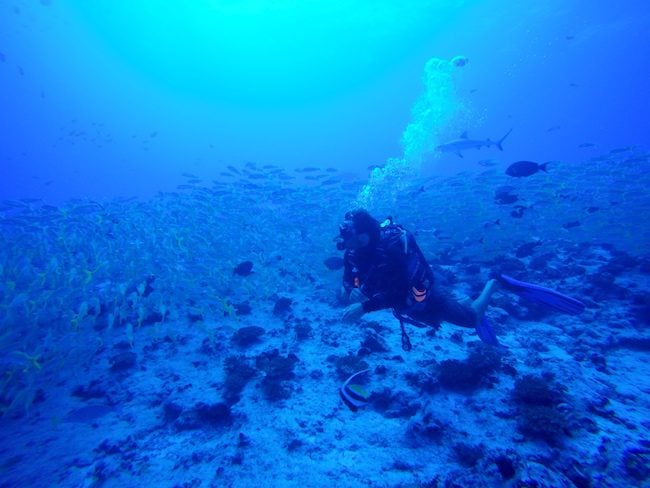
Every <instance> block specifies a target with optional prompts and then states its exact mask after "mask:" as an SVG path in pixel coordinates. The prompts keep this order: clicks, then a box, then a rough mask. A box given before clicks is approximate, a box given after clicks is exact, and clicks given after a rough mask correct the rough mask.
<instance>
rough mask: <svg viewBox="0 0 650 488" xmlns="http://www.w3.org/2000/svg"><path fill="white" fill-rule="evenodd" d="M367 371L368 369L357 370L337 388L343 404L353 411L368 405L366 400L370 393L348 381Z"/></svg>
mask: <svg viewBox="0 0 650 488" xmlns="http://www.w3.org/2000/svg"><path fill="white" fill-rule="evenodd" d="M368 371H370V370H369V369H364V370H361V371H358V372H357V373H354V374H353V375H352V376H350V377H349V378H348V379H347V380H345V383H343V386H341V388H340V390H339V394H340V395H341V399H342V400H343V403H345V405H346V406H347V407H348V408H349V409H350V410H352V411H353V412H356V411H357V410H359V409H360V408H362V407H365V406H366V405H368V400H369V398H370V395H369V393H368V392H367V391H365V390H364V389H363V388H362V387H361V386H360V385H357V384H350V383H351V382H352V380H353V379H354V378H356V377H357V376H360V375H362V374H364V373H367V372H368Z"/></svg>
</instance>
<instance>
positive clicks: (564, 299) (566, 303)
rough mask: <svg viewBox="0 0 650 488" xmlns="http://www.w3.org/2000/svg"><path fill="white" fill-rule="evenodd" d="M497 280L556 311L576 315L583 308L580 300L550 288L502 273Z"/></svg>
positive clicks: (513, 290)
mask: <svg viewBox="0 0 650 488" xmlns="http://www.w3.org/2000/svg"><path fill="white" fill-rule="evenodd" d="M498 280H499V283H501V284H502V285H503V287H504V288H505V289H507V290H508V291H511V292H513V293H515V294H517V295H519V296H520V297H523V298H525V299H527V300H530V301H531V302H535V303H539V304H540V305H544V306H545V307H547V308H551V309H553V310H557V311H558V312H562V313H566V314H569V315H578V314H580V313H582V312H583V311H584V310H585V304H584V303H582V302H581V301H580V300H576V299H575V298H571V297H569V296H566V295H563V294H562V293H560V292H557V291H555V290H551V289H550V288H545V287H543V286H539V285H534V284H532V283H526V282H525V281H519V280H516V279H514V278H513V277H512V276H508V275H504V274H502V275H499V277H498Z"/></svg>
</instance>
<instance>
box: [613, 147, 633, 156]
mask: <svg viewBox="0 0 650 488" xmlns="http://www.w3.org/2000/svg"><path fill="white" fill-rule="evenodd" d="M631 149H632V146H625V147H617V148H616V149H612V150H611V151H609V153H610V154H619V153H623V152H627V151H630V150H631Z"/></svg>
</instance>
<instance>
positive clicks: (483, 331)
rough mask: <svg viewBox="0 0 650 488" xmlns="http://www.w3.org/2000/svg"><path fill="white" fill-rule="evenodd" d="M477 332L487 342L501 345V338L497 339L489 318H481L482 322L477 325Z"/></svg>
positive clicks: (492, 344)
mask: <svg viewBox="0 0 650 488" xmlns="http://www.w3.org/2000/svg"><path fill="white" fill-rule="evenodd" d="M476 333H477V334H478V337H479V339H481V340H482V341H483V342H485V343H486V344H490V345H491V346H498V345H499V339H497V335H496V334H495V333H494V329H493V328H492V324H490V322H489V321H488V319H487V318H485V317H483V318H482V319H481V323H480V324H479V325H478V327H476Z"/></svg>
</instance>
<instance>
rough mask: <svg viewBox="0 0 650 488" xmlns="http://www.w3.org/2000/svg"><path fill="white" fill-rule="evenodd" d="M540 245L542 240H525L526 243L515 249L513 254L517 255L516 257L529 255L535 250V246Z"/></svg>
mask: <svg viewBox="0 0 650 488" xmlns="http://www.w3.org/2000/svg"><path fill="white" fill-rule="evenodd" d="M541 245H542V241H533V242H527V243H526V244H522V245H521V246H519V247H518V248H517V250H516V251H515V256H517V257H518V258H525V257H528V256H531V255H532V254H533V252H534V251H535V248H536V247H537V246H541Z"/></svg>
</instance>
